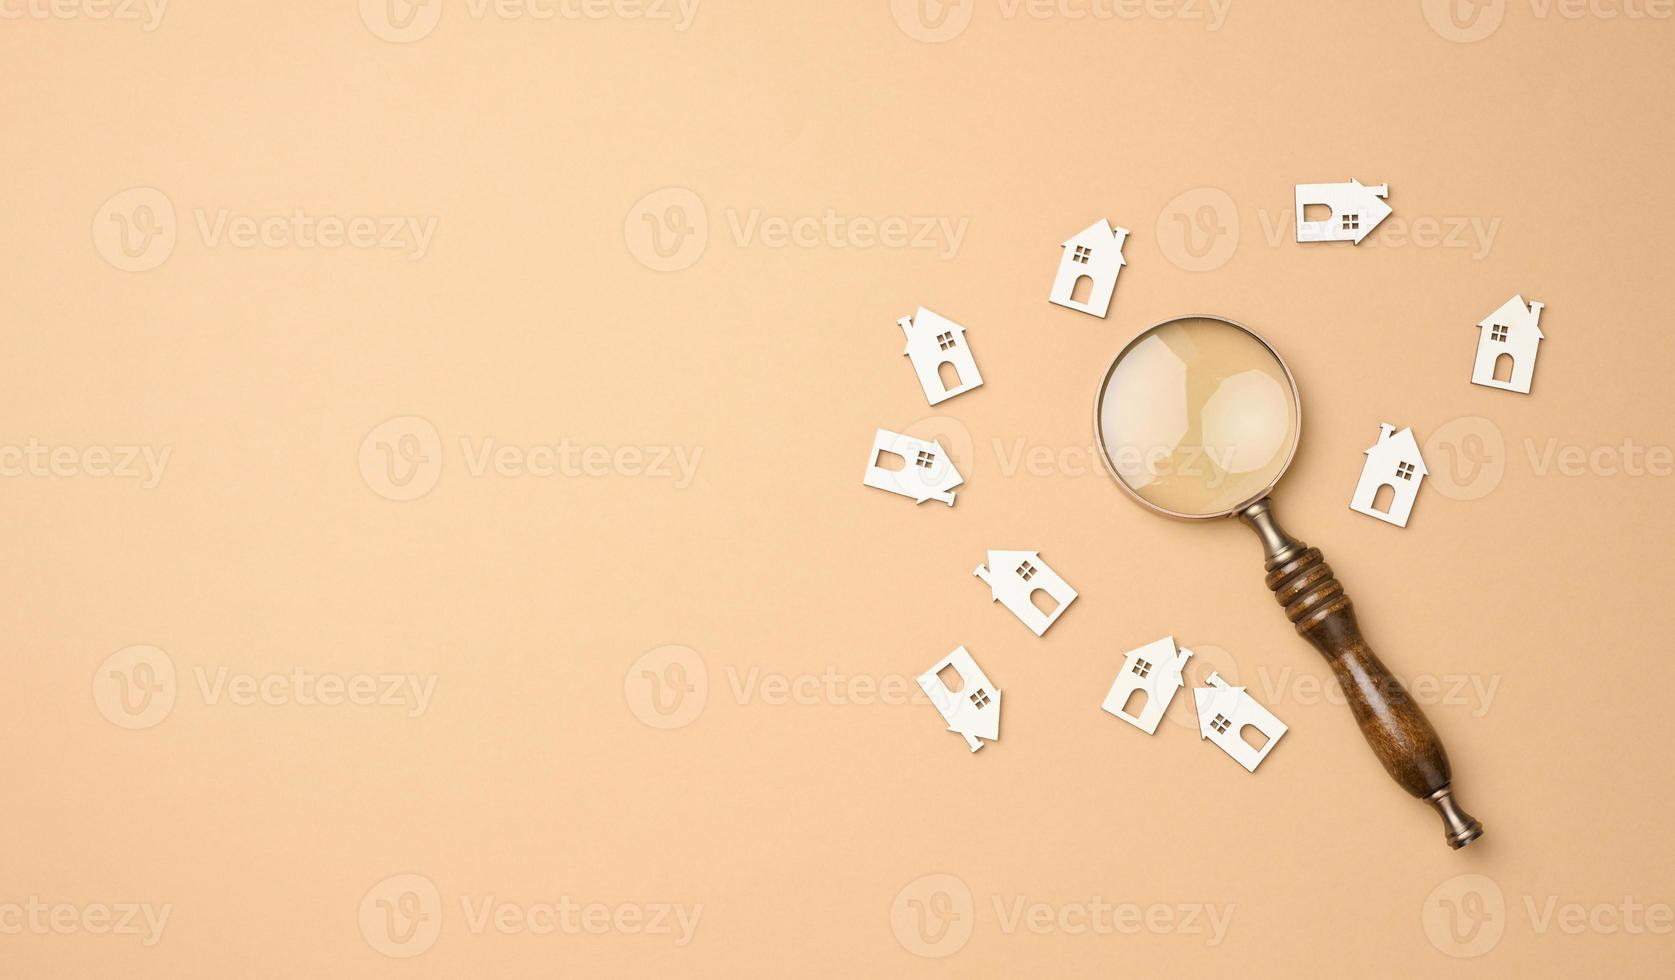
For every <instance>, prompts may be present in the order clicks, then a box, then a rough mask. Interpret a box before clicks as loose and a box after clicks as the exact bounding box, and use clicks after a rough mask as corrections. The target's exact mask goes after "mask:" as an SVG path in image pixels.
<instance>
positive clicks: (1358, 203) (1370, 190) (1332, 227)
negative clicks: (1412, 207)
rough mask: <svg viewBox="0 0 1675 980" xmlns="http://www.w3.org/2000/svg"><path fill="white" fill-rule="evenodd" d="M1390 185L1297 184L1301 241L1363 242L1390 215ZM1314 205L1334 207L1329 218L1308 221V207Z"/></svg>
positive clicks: (1344, 183) (1355, 182) (1351, 182)
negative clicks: (1305, 212)
mask: <svg viewBox="0 0 1675 980" xmlns="http://www.w3.org/2000/svg"><path fill="white" fill-rule="evenodd" d="M1389 196H1390V185H1389V184H1378V185H1377V186H1374V187H1368V186H1366V185H1364V184H1362V183H1361V182H1360V181H1359V180H1347V181H1345V182H1343V183H1341V184H1298V185H1297V210H1296V216H1297V240H1298V241H1299V242H1354V243H1355V244H1357V245H1359V244H1361V239H1363V238H1366V237H1367V233H1368V232H1370V231H1372V230H1373V229H1374V228H1377V227H1378V223H1379V222H1380V221H1383V220H1384V219H1385V218H1388V217H1389V216H1390V205H1388V204H1385V203H1384V200H1383V199H1384V198H1386V197H1389ZM1311 204H1314V205H1321V204H1324V205H1325V206H1327V207H1329V208H1331V209H1332V216H1331V217H1330V218H1327V219H1326V220H1325V221H1304V220H1303V213H1304V210H1305V209H1306V208H1307V207H1308V206H1309V205H1311Z"/></svg>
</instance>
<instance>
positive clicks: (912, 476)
mask: <svg viewBox="0 0 1675 980" xmlns="http://www.w3.org/2000/svg"><path fill="white" fill-rule="evenodd" d="M886 454H889V455H893V456H897V457H900V461H899V462H898V463H897V465H898V466H899V467H900V469H895V470H892V469H888V468H887V467H885V466H883V465H882V463H883V459H884V456H885V455H886ZM909 460H911V461H912V463H913V465H912V466H909V465H907V464H908V461H909ZM861 482H862V483H863V484H864V485H866V486H869V487H872V488H874V489H876V490H888V491H890V492H891V493H894V494H899V495H901V496H903V497H911V498H912V499H913V500H914V501H915V502H916V503H921V504H922V503H924V502H925V501H927V500H940V501H942V502H943V503H945V504H947V505H948V506H950V507H952V506H954V488H955V487H957V486H959V485H960V484H962V483H964V482H965V477H963V476H960V471H959V470H958V469H957V468H956V467H955V466H954V461H953V460H952V459H950V458H949V457H948V453H947V451H945V450H944V449H943V448H942V444H941V443H939V442H935V441H931V442H926V441H925V440H923V439H915V438H914V437H913V436H907V435H902V434H901V433H899V432H891V431H890V430H889V429H879V430H878V431H877V432H875V433H873V437H872V452H871V453H870V454H869V455H868V456H867V471H866V474H865V475H864V476H862V477H861Z"/></svg>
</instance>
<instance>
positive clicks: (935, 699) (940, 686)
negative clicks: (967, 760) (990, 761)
mask: <svg viewBox="0 0 1675 980" xmlns="http://www.w3.org/2000/svg"><path fill="white" fill-rule="evenodd" d="M949 667H953V668H954V671H955V673H958V674H959V675H960V682H961V683H960V687H959V689H958V690H954V689H951V688H950V687H949V686H948V685H946V684H944V683H942V678H940V677H938V676H937V674H939V673H941V672H942V671H943V670H945V669H947V668H949ZM919 687H920V689H921V690H923V691H924V692H925V696H926V697H928V698H930V699H931V704H933V705H935V706H936V710H937V711H940V712H941V713H942V717H943V719H944V720H946V721H947V722H948V730H949V731H951V732H953V733H954V734H956V735H961V736H964V738H965V742H966V744H967V745H969V746H971V751H973V752H976V751H977V750H978V749H980V748H982V747H983V742H982V740H983V739H988V740H989V741H991V742H993V741H995V740H997V739H999V738H1000V690H999V689H998V688H996V687H995V686H994V684H992V683H991V682H990V681H989V678H988V677H987V676H986V675H985V674H984V673H983V669H982V668H981V667H979V666H977V661H975V660H973V659H971V654H969V653H967V652H966V649H965V647H957V648H955V650H954V652H953V653H950V654H949V655H948V656H946V657H943V658H942V659H941V660H938V661H937V662H936V664H935V665H933V666H932V667H931V669H930V670H927V671H925V672H924V673H923V674H920V675H919Z"/></svg>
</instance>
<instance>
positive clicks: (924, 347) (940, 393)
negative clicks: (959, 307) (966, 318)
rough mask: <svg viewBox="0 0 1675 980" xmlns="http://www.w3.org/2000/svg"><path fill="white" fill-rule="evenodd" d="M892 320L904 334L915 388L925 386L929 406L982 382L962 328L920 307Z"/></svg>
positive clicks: (905, 352) (905, 351)
mask: <svg viewBox="0 0 1675 980" xmlns="http://www.w3.org/2000/svg"><path fill="white" fill-rule="evenodd" d="M896 323H897V325H899V326H900V327H901V328H902V332H903V333H905V334H907V349H906V350H904V351H903V352H902V353H904V354H906V355H907V357H908V358H909V359H911V360H912V362H913V373H914V374H916V375H918V376H919V387H921V388H923V389H925V397H926V398H927V399H929V400H930V403H931V404H932V405H935V404H937V403H938V402H944V401H947V400H948V399H950V398H952V397H954V396H955V395H957V394H959V393H961V392H963V391H970V390H971V389H973V388H975V387H977V386H978V385H980V384H982V383H983V376H982V375H981V374H979V373H977V361H976V360H975V359H973V358H972V356H971V348H970V347H968V346H966V342H965V328H964V327H962V326H960V325H959V324H957V323H955V322H954V321H952V320H950V319H948V318H947V317H943V316H938V315H937V314H935V313H932V312H931V311H930V310H927V309H925V308H924V307H923V306H921V307H919V312H918V313H917V314H915V315H913V316H904V317H902V318H901V319H900V320H897V321H896ZM945 368H946V370H944V369H945Z"/></svg>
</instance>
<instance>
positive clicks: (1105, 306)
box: [1047, 218, 1128, 317]
mask: <svg viewBox="0 0 1675 980" xmlns="http://www.w3.org/2000/svg"><path fill="white" fill-rule="evenodd" d="M1127 240H1128V229H1127V228H1112V227H1111V223H1110V222H1109V221H1106V220H1105V219H1104V218H1100V219H1099V220H1098V221H1095V222H1094V223H1093V224H1091V225H1088V226H1087V227H1086V228H1083V229H1082V230H1081V231H1079V232H1077V233H1076V235H1075V236H1074V237H1073V238H1071V239H1070V240H1069V241H1066V242H1065V243H1064V246H1063V247H1064V254H1062V255H1060V256H1059V271H1058V275H1057V276H1055V277H1053V291H1052V293H1051V295H1049V296H1048V297H1047V298H1048V299H1049V300H1050V301H1052V302H1054V303H1057V304H1058V305H1060V306H1065V307H1069V308H1070V309H1072V310H1081V311H1082V312H1083V313H1092V314H1093V315H1094V316H1097V317H1103V316H1105V314H1106V312H1107V311H1109V310H1110V308H1111V293H1112V291H1113V290H1115V289H1116V288H1117V274H1118V273H1120V272H1122V267H1123V266H1125V265H1127V264H1128V260H1127V259H1124V258H1123V255H1122V246H1123V242H1125V241H1127ZM1083 280H1086V281H1087V285H1088V291H1087V298H1086V299H1080V300H1079V299H1076V298H1075V297H1076V289H1077V287H1078V286H1079V285H1081V283H1082V281H1083Z"/></svg>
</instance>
